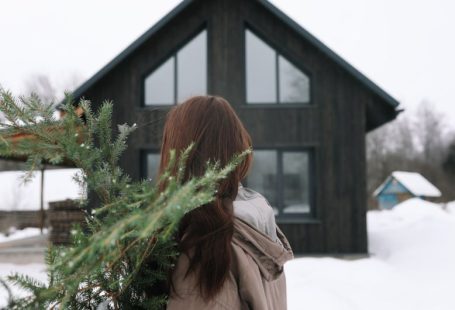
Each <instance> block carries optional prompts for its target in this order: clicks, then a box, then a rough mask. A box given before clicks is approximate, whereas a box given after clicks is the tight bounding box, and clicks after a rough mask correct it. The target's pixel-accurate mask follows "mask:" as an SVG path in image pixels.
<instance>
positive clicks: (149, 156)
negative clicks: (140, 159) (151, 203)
mask: <svg viewBox="0 0 455 310" xmlns="http://www.w3.org/2000/svg"><path fill="white" fill-rule="evenodd" d="M159 167H160V154H159V153H155V152H148V153H146V154H145V170H146V173H145V176H146V177H147V179H149V180H150V179H151V180H155V179H156V178H157V176H158V169H159Z"/></svg>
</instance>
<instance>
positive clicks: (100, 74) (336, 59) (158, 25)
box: [73, 0, 399, 108]
mask: <svg viewBox="0 0 455 310" xmlns="http://www.w3.org/2000/svg"><path fill="white" fill-rule="evenodd" d="M256 1H258V2H259V3H260V4H261V5H262V6H263V7H264V8H266V9H267V10H268V11H269V12H270V13H272V14H273V15H274V16H275V17H277V18H278V19H279V20H281V21H282V22H283V23H285V24H286V25H287V26H289V27H290V28H292V29H293V30H294V31H296V32H297V33H298V34H299V35H300V36H301V37H302V38H304V39H306V40H308V41H309V42H310V43H311V44H313V45H314V46H315V47H316V48H318V49H319V50H320V51H321V52H322V53H323V54H325V55H326V56H327V57H328V58H329V59H331V60H333V61H334V62H335V63H336V64H338V65H339V66H340V67H342V68H343V69H345V70H346V71H347V72H349V73H350V74H351V75H352V76H353V77H354V78H355V79H356V80H357V81H358V82H360V83H361V84H362V85H364V86H365V87H366V88H368V89H370V90H371V91H372V92H373V93H374V94H376V95H378V96H379V97H380V98H381V99H382V100H384V101H385V102H386V103H388V104H389V105H390V106H391V107H393V108H395V107H398V105H399V102H398V101H397V100H396V99H394V98H393V97H392V96H390V95H389V94H387V93H386V92H385V91H384V90H383V89H381V88H380V87H379V86H378V85H376V84H375V83H374V82H372V81H371V80H370V79H368V78H367V77H366V76H365V75H363V74H362V73H361V72H360V71H358V70H357V69H356V68H354V67H353V66H352V65H350V64H349V63H348V62H347V61H345V60H344V59H343V58H341V57H340V56H338V55H337V54H336V53H335V52H334V51H332V50H331V49H330V48H329V47H327V46H326V45H325V44H324V43H322V42H321V41H319V40H318V39H317V38H316V37H314V36H313V35H312V34H311V33H309V32H308V31H307V30H305V29H304V28H303V27H302V26H300V25H299V24H297V23H296V22H295V21H294V20H292V19H291V18H290V17H289V16H287V15H286V14H285V13H283V12H282V11H281V10H279V9H278V8H277V7H276V6H274V5H273V4H271V3H270V2H269V1H267V0H256ZM193 2H194V1H193V0H184V1H182V2H181V3H180V4H179V5H178V6H176V7H175V8H174V9H173V10H172V11H171V12H169V13H168V14H167V15H165V16H164V17H163V18H162V19H161V20H159V21H158V22H157V23H156V24H155V25H153V26H152V27H151V28H150V29H149V30H147V31H146V32H145V33H144V34H143V35H141V36H140V37H139V38H138V39H137V40H135V41H134V42H133V43H131V44H130V45H129V46H128V47H127V48H126V49H125V50H123V52H121V53H120V54H119V55H118V56H117V57H115V58H114V59H113V60H111V61H110V62H109V63H108V64H107V65H105V66H104V67H103V68H102V69H101V70H99V71H98V72H97V73H96V74H95V75H93V76H92V77H91V78H90V79H88V80H87V81H86V82H84V83H83V84H82V85H80V86H79V87H78V88H77V89H76V90H74V92H73V96H74V98H79V97H81V96H82V95H83V94H84V93H85V92H86V91H87V90H88V89H89V88H90V87H91V86H93V85H94V84H95V83H96V82H98V81H99V80H100V79H101V78H103V77H104V76H105V75H106V74H108V73H109V72H110V71H111V70H112V69H113V68H114V67H115V66H117V65H118V64H119V63H121V62H122V61H123V60H124V59H125V58H127V57H128V56H129V55H130V54H132V53H133V52H134V51H135V50H136V49H137V48H139V47H140V46H141V45H142V44H143V43H144V42H146V41H147V40H148V39H149V38H151V37H152V36H153V35H154V34H155V33H156V32H158V31H159V30H160V29H162V28H163V27H164V26H165V25H166V24H167V23H168V22H169V21H170V20H172V19H173V18H175V17H176V16H177V15H178V14H179V13H180V12H182V11H184V10H185V9H186V8H187V7H188V6H189V5H190V4H192V3H193Z"/></svg>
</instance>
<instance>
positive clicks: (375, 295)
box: [0, 199, 455, 310]
mask: <svg viewBox="0 0 455 310" xmlns="http://www.w3.org/2000/svg"><path fill="white" fill-rule="evenodd" d="M452 205H453V204H452ZM368 239H369V251H370V253H371V256H370V257H369V258H364V259H358V260H352V261H348V260H341V259H335V258H299V259H295V260H293V261H291V262H289V263H287V264H286V266H285V272H286V277H287V288H288V309H290V310H298V309H303V310H306V309H311V310H376V309H377V310H384V309H387V310H395V309H396V310H407V309H409V310H453V309H455V294H454V293H455V207H450V208H447V210H446V211H445V210H443V208H442V207H441V206H440V205H437V204H433V203H429V202H425V201H422V200H419V199H411V200H408V201H406V202H404V203H402V204H401V205H399V206H397V207H396V208H394V209H393V210H388V211H370V212H368ZM12 271H19V272H23V273H26V274H30V275H31V276H35V277H37V279H39V280H41V281H44V280H45V279H46V277H45V273H44V266H43V265H40V264H30V265H11V264H1V263H0V277H1V276H4V275H7V274H9V273H10V272H12ZM5 302H6V292H4V291H2V290H1V289H0V305H2V304H5Z"/></svg>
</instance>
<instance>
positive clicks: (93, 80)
mask: <svg viewBox="0 0 455 310" xmlns="http://www.w3.org/2000/svg"><path fill="white" fill-rule="evenodd" d="M192 2H193V0H184V1H182V2H181V3H180V4H179V5H177V6H176V7H175V8H173V9H172V10H171V11H170V12H169V13H167V14H166V15H165V16H164V17H162V18H161V19H160V20H158V22H156V23H155V24H154V25H153V26H152V27H150V28H149V29H148V30H147V31H146V32H145V33H143V34H142V35H141V36H139V37H138V38H137V39H136V40H134V41H133V42H132V43H131V44H130V45H128V46H127V47H126V48H125V49H124V50H123V51H122V52H121V53H120V54H118V55H117V56H116V57H115V58H114V59H112V60H111V61H110V62H108V63H107V64H106V65H104V67H102V68H101V69H100V70H99V71H98V72H96V73H95V74H94V75H93V76H92V77H91V78H89V79H88V80H87V81H85V82H84V83H82V84H81V85H80V86H78V87H77V88H76V89H75V90H74V91H73V96H74V98H79V97H80V96H81V95H82V94H83V93H85V92H86V91H87V90H88V89H89V88H90V87H92V86H93V85H94V84H95V83H96V82H98V81H99V80H100V79H101V78H103V77H104V76H105V75H106V74H107V73H108V72H109V71H111V70H112V69H113V68H114V67H115V66H116V65H118V64H119V63H121V62H122V61H123V60H124V59H125V58H127V57H128V56H129V55H130V54H132V53H133V52H134V51H135V50H136V49H137V48H138V47H139V46H141V45H142V44H143V43H144V42H145V41H147V40H148V39H149V38H150V37H151V36H153V35H154V34H155V33H156V32H158V31H159V30H160V29H161V28H163V27H164V26H165V25H166V24H167V23H168V22H169V21H170V20H171V19H173V18H174V17H175V16H177V15H178V14H179V13H180V12H182V11H183V10H184V9H186V8H187V7H188V6H189V5H190V4H191V3H192Z"/></svg>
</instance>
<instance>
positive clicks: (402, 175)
mask: <svg viewBox="0 0 455 310" xmlns="http://www.w3.org/2000/svg"><path fill="white" fill-rule="evenodd" d="M391 178H394V179H395V180H397V181H398V182H400V183H401V185H403V186H404V187H405V188H406V189H407V190H409V191H410V192H411V193H412V194H413V195H415V196H423V197H440V196H441V191H440V190H439V189H438V188H437V187H436V186H434V185H433V184H431V183H430V181H428V180H427V179H425V177H424V176H423V175H421V174H420V173H417V172H407V171H394V172H392V174H391V175H390V176H389V177H388V178H387V180H386V181H385V182H384V183H382V184H381V186H379V187H378V188H377V189H376V190H375V191H374V195H375V196H377V195H379V194H380V193H381V191H382V190H383V189H384V187H385V186H386V184H387V183H388V182H389V181H390V179H391Z"/></svg>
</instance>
